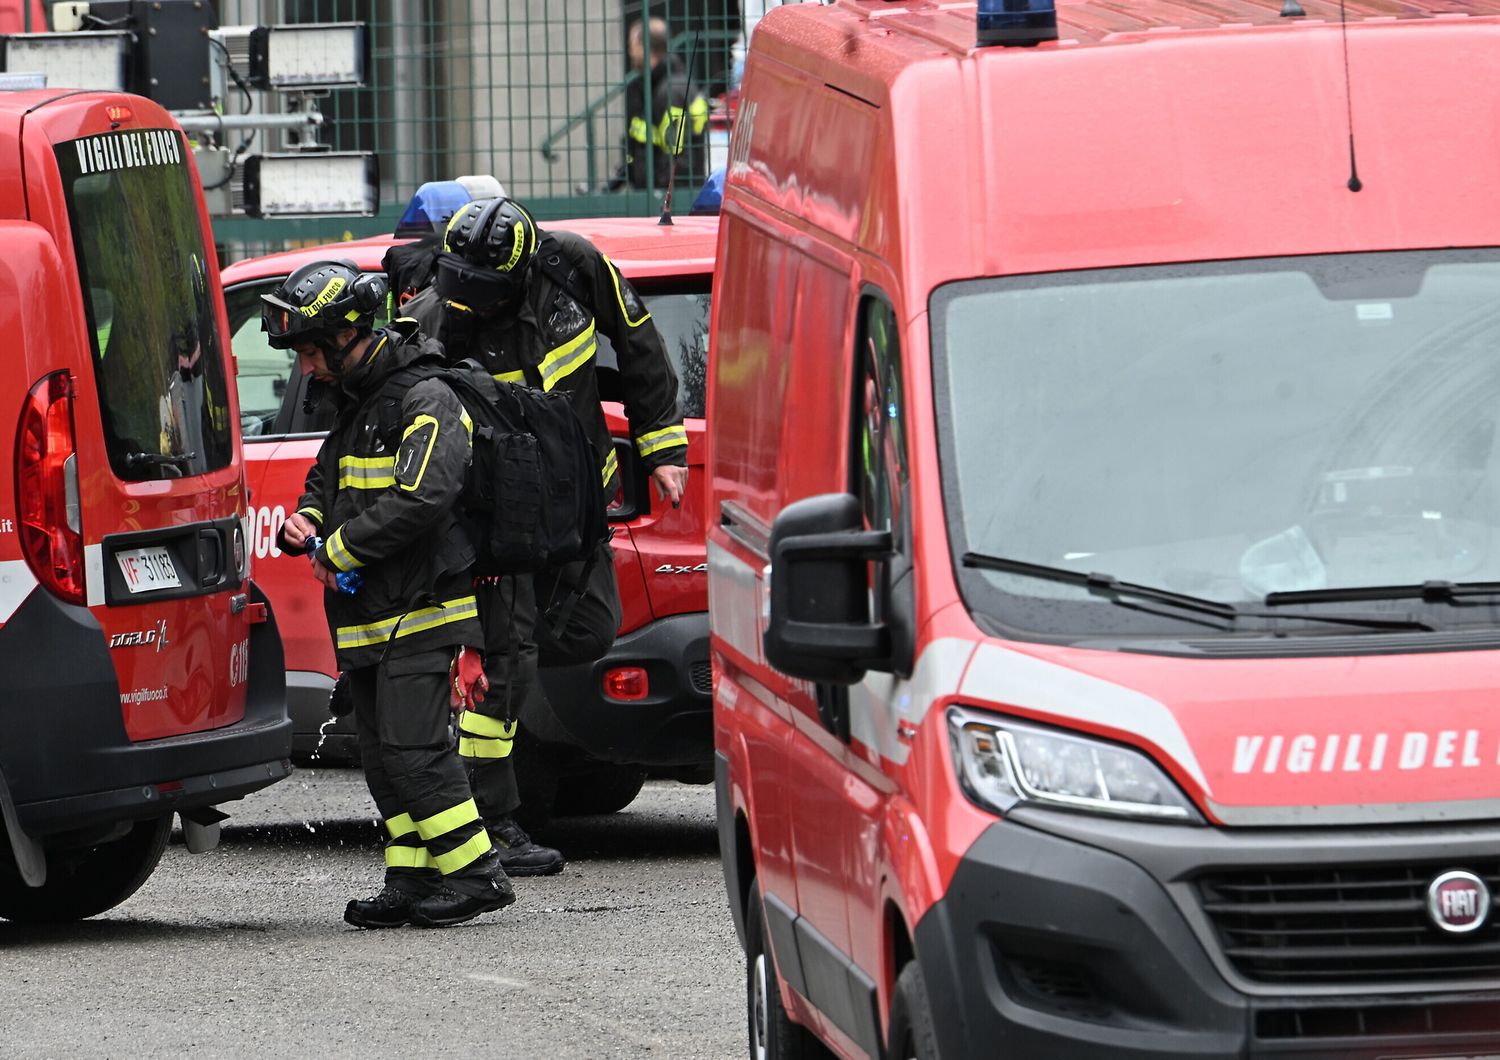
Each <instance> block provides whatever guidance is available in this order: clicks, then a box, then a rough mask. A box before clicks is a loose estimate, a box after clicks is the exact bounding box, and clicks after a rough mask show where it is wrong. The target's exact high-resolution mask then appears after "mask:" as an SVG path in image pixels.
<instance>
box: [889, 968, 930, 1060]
mask: <svg viewBox="0 0 1500 1060" xmlns="http://www.w3.org/2000/svg"><path fill="white" fill-rule="evenodd" d="M886 1040H887V1041H889V1042H890V1048H889V1049H887V1050H886V1055H887V1056H888V1057H890V1060H937V1055H938V1047H937V1032H936V1031H935V1030H934V1029H933V1025H932V1006H931V1005H929V1004H928V1003H927V982H926V980H924V979H923V978H922V969H920V968H918V967H917V962H916V961H909V962H907V965H906V967H905V968H902V969H901V974H900V975H898V976H896V992H895V994H893V995H892V997H891V1028H890V1034H889V1035H888V1036H887V1039H886Z"/></svg>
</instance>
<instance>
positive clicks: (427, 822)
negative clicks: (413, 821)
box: [417, 799, 479, 842]
mask: <svg viewBox="0 0 1500 1060" xmlns="http://www.w3.org/2000/svg"><path fill="white" fill-rule="evenodd" d="M477 820H479V807H478V806H476V805H474V800H473V799H465V800H464V801H463V802H461V803H459V804H458V805H457V806H450V807H448V808H447V809H446V810H444V811H442V812H441V813H435V814H433V815H432V816H431V817H424V818H422V820H420V821H418V822H417V834H418V835H419V836H421V837H422V838H423V839H425V840H427V841H428V842H431V841H432V840H434V839H436V838H437V837H438V836H441V835H446V834H448V833H449V832H451V831H453V830H454V829H455V828H462V827H463V826H464V825H466V824H468V823H469V822H471V821H477Z"/></svg>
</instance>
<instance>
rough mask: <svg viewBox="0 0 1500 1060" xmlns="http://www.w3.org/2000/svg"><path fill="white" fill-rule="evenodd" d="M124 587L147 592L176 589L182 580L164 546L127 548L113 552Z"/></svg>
mask: <svg viewBox="0 0 1500 1060" xmlns="http://www.w3.org/2000/svg"><path fill="white" fill-rule="evenodd" d="M115 562H116V563H118V564H119V565H120V573H121V574H123V575H125V587H126V588H127V589H129V590H130V591H131V592H132V593H149V592H150V591H151V590H153V589H176V588H178V587H179V586H180V585H182V582H181V581H179V580H178V578H177V568H176V567H174V566H173V565H172V554H171V553H170V552H168V551H167V549H166V546H164V545H163V546H158V547H156V548H127V549H123V550H121V551H119V552H116V553H115Z"/></svg>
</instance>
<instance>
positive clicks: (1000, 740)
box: [948, 707, 1203, 824]
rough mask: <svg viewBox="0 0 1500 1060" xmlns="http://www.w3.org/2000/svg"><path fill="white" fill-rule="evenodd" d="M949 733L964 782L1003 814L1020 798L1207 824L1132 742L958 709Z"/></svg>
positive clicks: (951, 716)
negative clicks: (1126, 742)
mask: <svg viewBox="0 0 1500 1060" xmlns="http://www.w3.org/2000/svg"><path fill="white" fill-rule="evenodd" d="M948 734H949V738H950V739H951V741H952V743H953V761H954V765H955V768H957V770H958V779H959V783H960V784H962V785H963V788H964V791H965V792H966V793H967V794H968V796H969V798H971V799H972V800H974V801H975V802H976V803H978V804H979V805H981V806H983V807H984V808H985V809H988V810H994V811H997V812H1000V813H1004V812H1005V811H1007V810H1009V809H1011V808H1012V807H1014V806H1016V805H1017V804H1019V803H1034V804H1036V805H1038V806H1053V807H1059V808H1065V809H1070V810H1082V811H1085V812H1089V813H1105V814H1112V815H1115V816H1121V817H1145V818H1150V819H1151V820H1157V821H1179V822H1183V823H1191V824H1202V823H1203V818H1202V817H1201V816H1199V814H1198V811H1197V810H1196V809H1195V808H1194V807H1193V804H1192V803H1191V802H1189V801H1188V798H1187V796H1186V795H1184V794H1183V793H1182V792H1181V791H1180V790H1179V789H1178V787H1177V785H1176V784H1174V783H1173V782H1172V780H1171V778H1170V777H1168V776H1167V775H1166V773H1164V772H1163V771H1162V769H1161V767H1160V766H1158V765H1157V764H1156V763H1155V762H1153V761H1151V759H1150V758H1148V757H1147V756H1146V755H1144V754H1142V753H1141V752H1139V751H1136V750H1134V749H1132V748H1129V747H1122V746H1121V745H1119V744H1113V743H1109V742H1107V741H1105V740H1097V739H1093V738H1092V737H1088V736H1080V735H1076V734H1074V733H1068V732H1063V731H1061V730H1058V729H1046V728H1042V727H1040V726H1036V725H1029V724H1022V723H1020V722H1014V721H1011V720H1010V719H1009V718H1000V717H996V716H995V715H992V714H981V713H979V712H977V711H972V710H965V709H963V708H961V707H953V708H950V709H949V711H948Z"/></svg>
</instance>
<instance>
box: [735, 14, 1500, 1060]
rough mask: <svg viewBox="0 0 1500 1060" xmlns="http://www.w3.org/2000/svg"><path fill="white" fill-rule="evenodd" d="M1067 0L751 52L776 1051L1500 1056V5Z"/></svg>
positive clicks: (747, 568) (750, 315) (845, 31)
mask: <svg viewBox="0 0 1500 1060" xmlns="http://www.w3.org/2000/svg"><path fill="white" fill-rule="evenodd" d="M1051 7H1052V5H1051V2H1050V0H994V2H981V3H979V4H978V5H977V7H976V5H974V4H961V3H958V4H954V3H936V2H925V0H908V2H875V0H839V2H837V3H834V4H831V5H826V6H825V5H813V4H803V5H787V6H783V7H779V8H776V9H775V10H772V11H771V12H770V13H768V14H767V16H766V17H765V19H764V20H763V21H761V22H760V24H759V26H758V28H757V30H756V33H755V38H754V41H753V43H752V45H751V49H750V55H749V60H748V62H747V64H746V70H745V78H744V83H743V89H742V96H741V105H740V115H739V118H738V120H737V123H736V125H735V130H734V134H733V140H732V143H731V147H730V163H729V169H728V179H727V183H726V189H725V196H724V206H723V213H722V216H721V222H720V242H719V251H718V269H719V270H720V271H719V272H718V274H717V278H716V283H715V288H716V292H717V293H716V296H715V299H714V306H713V312H712V322H711V348H712V350H713V357H712V360H711V364H710V368H711V371H710V385H709V408H708V424H709V452H708V467H707V473H708V482H709V490H710V498H709V510H710V517H711V521H710V526H711V530H710V538H709V552H708V556H709V614H710V625H711V635H712V652H713V663H714V671H715V672H714V679H715V716H716V721H715V723H716V750H717V755H718V764H717V768H718V797H719V823H720V836H721V842H722V850H723V855H724V866H725V875H726V880H727V884H728V891H729V897H730V903H731V906H732V908H733V912H734V917H735V921H736V926H737V928H738V930H739V932H740V937H741V940H742V942H743V944H744V947H745V950H746V953H747V957H748V960H747V1000H748V1005H747V1009H748V1023H749V1031H750V1035H751V1046H752V1055H758V1056H766V1057H783V1058H784V1057H804V1056H809V1055H813V1054H814V1053H818V1052H821V1051H822V1048H823V1046H825V1045H826V1046H827V1047H828V1048H831V1049H832V1050H833V1051H834V1052H835V1053H837V1054H838V1055H840V1056H844V1057H866V1056H867V1057H894V1058H899V1060H911V1058H922V1060H927V1058H931V1057H937V1056H941V1057H946V1058H957V1057H978V1056H985V1057H1007V1058H1009V1057H1016V1058H1025V1060H1036V1058H1046V1060H1057V1058H1067V1057H1098V1058H1109V1060H1122V1058H1127V1057H1166V1056H1173V1057H1246V1056H1277V1057H1285V1056H1296V1057H1320V1058H1322V1057H1333V1056H1354V1057H1363V1058H1376V1057H1379V1058H1415V1057H1460V1056H1466V1057H1473V1056H1480V1055H1484V1056H1488V1055H1495V1054H1500V916H1497V915H1496V913H1495V912H1494V902H1493V901H1492V894H1493V892H1494V890H1495V888H1497V887H1500V821H1497V817H1500V122H1497V112H1496V104H1495V101H1496V100H1497V99H1500V61H1497V60H1496V56H1497V55H1500V17H1497V16H1500V5H1496V4H1494V3H1492V2H1488V0H1481V2H1476V3H1463V4H1457V3H1448V2H1445V0H1417V2H1414V3H1407V4H1399V5H1389V4H1381V3H1375V2H1373V0H1349V2H1348V4H1347V7H1346V8H1344V10H1343V14H1344V15H1345V16H1346V18H1347V22H1346V24H1344V25H1341V23H1340V14H1341V9H1340V6H1339V5H1337V4H1328V3H1319V2H1315V0H1302V4H1301V6H1300V7H1298V6H1297V5H1296V4H1295V3H1294V4H1290V5H1287V7H1286V8H1284V7H1283V5H1282V3H1281V0H1266V2H1249V0H1220V2H1218V3H1214V4H1198V3H1187V2H1168V0H1141V2H1139V3H1135V4H1131V5H1121V4H1113V3H1104V2H1098V0H1084V2H1077V3H1059V4H1058V5H1057V8H1056V12H1055V13H1054V12H1053V11H1052V10H1051ZM1283 12H1287V13H1288V14H1284V13H1283ZM1289 16H1290V17H1289ZM990 42H996V44H997V46H989V45H990ZM1006 43H1011V44H1018V45H1029V46H1017V47H1008V46H1003V45H1004V44H1006ZM819 1042H821V1043H822V1045H819V1044H818V1043H819Z"/></svg>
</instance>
